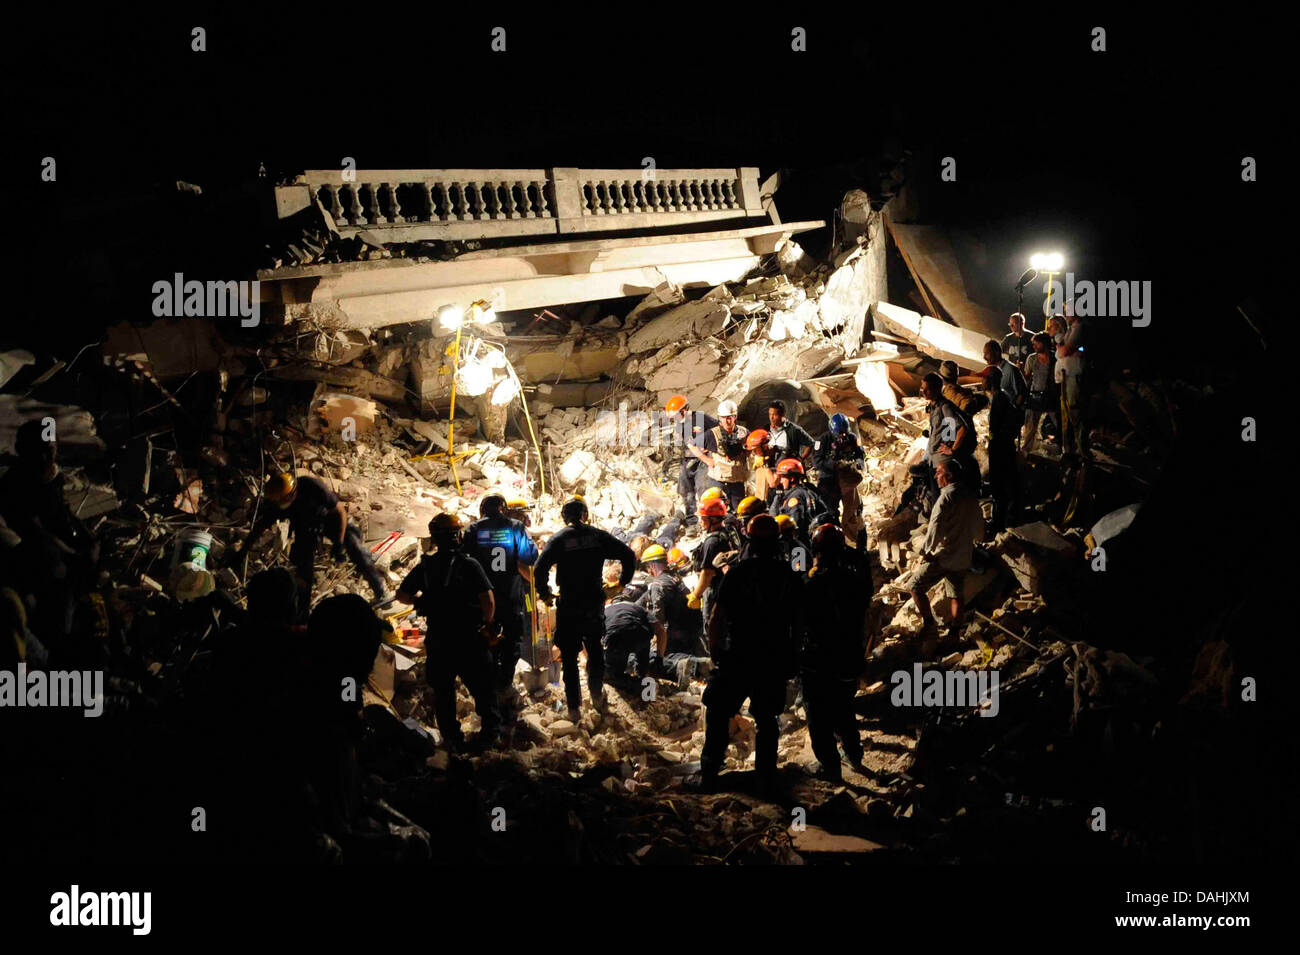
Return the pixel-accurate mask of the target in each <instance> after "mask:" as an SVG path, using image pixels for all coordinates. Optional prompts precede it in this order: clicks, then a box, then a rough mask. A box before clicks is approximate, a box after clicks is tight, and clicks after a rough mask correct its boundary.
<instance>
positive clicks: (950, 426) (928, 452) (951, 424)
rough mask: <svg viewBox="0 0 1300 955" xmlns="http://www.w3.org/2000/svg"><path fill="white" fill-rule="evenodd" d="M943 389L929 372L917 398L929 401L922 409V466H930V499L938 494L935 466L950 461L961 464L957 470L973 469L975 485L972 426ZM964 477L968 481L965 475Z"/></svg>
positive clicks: (941, 383)
mask: <svg viewBox="0 0 1300 955" xmlns="http://www.w3.org/2000/svg"><path fill="white" fill-rule="evenodd" d="M943 387H944V386H943V379H942V378H940V377H939V376H938V375H936V374H934V373H933V372H932V373H930V374H928V375H926V376H925V377H924V378H922V379H921V397H923V398H924V399H925V400H926V401H927V402H929V404H927V405H926V406H925V410H926V412H927V413H928V414H929V415H930V427H929V429H928V431H927V435H928V437H929V443H928V444H927V445H926V449H925V463H926V464H927V465H929V467H930V497H931V499H934V498H937V497H938V495H939V484H938V480H937V475H938V471H939V465H941V464H944V463H945V462H947V461H951V460H953V459H954V458H956V459H959V460H960V461H961V462H962V464H961V468H963V469H964V468H966V467H968V466H969V467H972V468H974V469H975V474H974V476H973V477H974V481H975V483H976V485H978V483H979V468H978V467H975V457H974V456H975V425H974V423H973V422H972V421H971V420H970V418H969V417H968V416H967V415H966V414H965V412H963V411H962V410H961V409H960V408H958V407H957V406H956V405H955V404H953V403H952V402H951V401H950V400H949V399H947V398H945V397H944V396H943ZM967 461H969V462H970V464H969V465H967ZM966 478H967V479H968V480H969V479H970V477H969V476H966Z"/></svg>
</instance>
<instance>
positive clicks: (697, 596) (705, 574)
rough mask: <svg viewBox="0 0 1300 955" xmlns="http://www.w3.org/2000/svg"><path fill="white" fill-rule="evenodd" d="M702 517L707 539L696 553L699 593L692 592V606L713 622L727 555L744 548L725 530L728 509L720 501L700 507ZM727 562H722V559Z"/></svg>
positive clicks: (696, 590) (690, 604)
mask: <svg viewBox="0 0 1300 955" xmlns="http://www.w3.org/2000/svg"><path fill="white" fill-rule="evenodd" d="M699 514H700V517H701V518H702V519H703V521H704V539H703V540H701V541H700V544H699V546H698V547H697V548H696V549H695V569H696V570H697V571H698V572H699V577H698V579H697V580H696V583H695V589H694V590H693V591H691V595H690V600H689V601H688V606H689V607H690V608H691V609H692V610H699V611H701V612H702V613H703V615H704V619H705V620H708V619H709V612H710V611H711V610H712V608H713V598H714V597H715V596H716V595H717V592H718V584H719V583H721V581H722V575H723V570H722V567H721V566H720V563H722V562H725V557H724V555H726V554H728V553H730V552H731V551H738V550H739V549H740V548H739V547H738V546H737V545H736V542H735V541H734V540H733V538H732V537H731V534H730V533H728V532H727V530H726V528H724V527H723V523H722V522H723V518H725V517H726V516H727V505H726V504H724V503H723V502H722V501H720V500H716V501H709V502H708V503H706V504H701V505H700V511H699ZM720 557H722V558H724V560H723V561H722V562H720V561H719V560H718V558H720Z"/></svg>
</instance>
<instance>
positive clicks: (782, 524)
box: [776, 514, 798, 560]
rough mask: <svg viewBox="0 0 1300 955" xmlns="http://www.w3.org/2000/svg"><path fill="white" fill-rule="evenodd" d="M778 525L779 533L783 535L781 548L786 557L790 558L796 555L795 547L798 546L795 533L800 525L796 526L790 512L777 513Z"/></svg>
mask: <svg viewBox="0 0 1300 955" xmlns="http://www.w3.org/2000/svg"><path fill="white" fill-rule="evenodd" d="M776 527H777V533H778V534H779V535H780V536H781V550H782V552H783V553H784V554H785V556H786V559H787V560H789V559H790V558H792V557H793V556H794V549H795V547H796V546H797V542H796V541H795V539H794V534H795V531H797V530H798V527H796V526H795V523H794V518H792V517H791V516H790V515H789V514H778V515H776Z"/></svg>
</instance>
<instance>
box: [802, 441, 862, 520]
mask: <svg viewBox="0 0 1300 955" xmlns="http://www.w3.org/2000/svg"><path fill="white" fill-rule="evenodd" d="M864 460H865V455H863V453H862V446H861V445H860V444H858V439H857V437H856V436H855V435H854V434H853V433H852V432H846V433H845V434H842V435H839V436H838V437H836V436H835V435H833V434H831V433H830V432H829V431H828V432H826V434H824V435H822V439H821V440H820V441H818V442H817V443H816V444H815V445H814V446H813V464H814V466H815V467H816V468H817V496H818V497H820V498H821V499H822V503H823V504H825V505H826V512H827V514H828V515H829V516H830V517H831V518H832V519H834V520H836V521H838V520H840V499H841V495H840V477H839V465H840V464H841V463H847V464H857V465H858V466H861V464H862V462H863V461H864ZM846 516H847V515H846Z"/></svg>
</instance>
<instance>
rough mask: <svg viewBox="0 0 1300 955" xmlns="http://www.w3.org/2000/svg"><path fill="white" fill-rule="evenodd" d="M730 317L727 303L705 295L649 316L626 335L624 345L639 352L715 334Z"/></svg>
mask: <svg viewBox="0 0 1300 955" xmlns="http://www.w3.org/2000/svg"><path fill="white" fill-rule="evenodd" d="M730 318H731V309H730V307H729V303H728V302H726V301H721V300H719V299H717V298H709V297H707V296H706V297H705V298H702V299H699V300H698V301H694V302H687V303H686V304H685V305H679V306H677V307H676V308H674V309H671V310H670V311H667V312H665V313H664V314H663V315H660V316H659V317H658V318H655V319H651V320H650V321H649V322H647V323H646V324H645V325H643V326H642V327H641V328H639V329H637V330H636V331H635V332H633V333H632V334H631V336H629V337H628V340H627V348H628V351H629V352H631V353H632V354H634V355H639V354H641V353H643V352H648V351H653V350H654V349H656V348H662V347H663V346H664V345H668V344H672V343H674V342H682V341H686V340H689V339H692V338H704V337H706V336H708V335H716V334H717V333H718V332H720V331H722V329H723V327H724V326H725V325H726V324H727V322H728V320H729V319H730Z"/></svg>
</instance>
